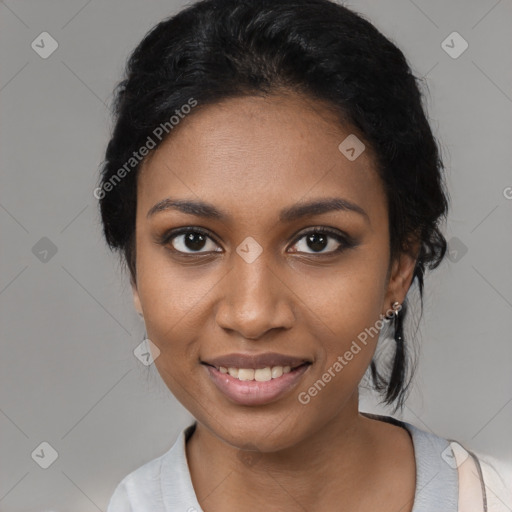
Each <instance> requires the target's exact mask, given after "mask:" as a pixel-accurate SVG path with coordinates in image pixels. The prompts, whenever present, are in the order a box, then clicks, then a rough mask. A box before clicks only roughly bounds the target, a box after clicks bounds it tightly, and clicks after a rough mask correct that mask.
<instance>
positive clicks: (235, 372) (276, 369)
mask: <svg viewBox="0 0 512 512" xmlns="http://www.w3.org/2000/svg"><path fill="white" fill-rule="evenodd" d="M291 370H292V369H291V367H290V366H273V367H272V368H271V367H270V366H267V367H265V368H258V369H257V370H254V369H253V368H225V367H224V366H221V367H220V368H219V371H220V372H221V373H228V374H229V375H231V377H235V378H236V379H238V380H255V381H257V382H266V381H268V380H271V379H277V378H279V377H281V375H283V374H284V373H290V372H291Z"/></svg>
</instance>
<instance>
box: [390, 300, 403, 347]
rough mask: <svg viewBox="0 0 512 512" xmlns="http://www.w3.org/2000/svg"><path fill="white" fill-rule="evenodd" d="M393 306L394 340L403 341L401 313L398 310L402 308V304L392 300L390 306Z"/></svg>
mask: <svg viewBox="0 0 512 512" xmlns="http://www.w3.org/2000/svg"><path fill="white" fill-rule="evenodd" d="M391 307H392V308H393V311H394V312H395V317H394V327H395V336H394V338H395V341H396V342H397V343H402V342H403V341H404V332H403V325H402V324H403V321H402V315H400V311H401V309H402V305H401V304H400V302H398V301H395V302H393V305H392V306H391Z"/></svg>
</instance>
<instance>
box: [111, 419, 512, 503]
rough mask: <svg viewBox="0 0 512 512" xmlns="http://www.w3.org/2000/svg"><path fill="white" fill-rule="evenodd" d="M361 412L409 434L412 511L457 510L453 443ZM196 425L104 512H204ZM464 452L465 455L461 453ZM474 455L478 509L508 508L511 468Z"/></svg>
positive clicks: (135, 474)
mask: <svg viewBox="0 0 512 512" xmlns="http://www.w3.org/2000/svg"><path fill="white" fill-rule="evenodd" d="M363 414H364V415H365V416H368V417H372V418H374V419H379V420H381V421H386V422H389V423H393V424H396V425H399V426H401V427H402V428H405V429H406V430H407V431H408V432H409V433H410V435H411V438H412V441H413V445H414V453H415V459H416V493H415V498H414V506H413V509H412V512H434V511H435V512H439V511H440V510H442V511H443V512H458V493H459V479H458V470H457V463H456V462H454V461H455V460H459V461H460V458H461V454H460V453H457V458H455V454H454V451H453V447H454V445H453V444H450V441H448V440H447V439H443V438H441V437H438V436H436V435H435V434H431V433H429V432H425V431H423V430H421V429H419V428H417V427H415V426H414V425H411V424H409V423H406V422H403V421H399V420H396V419H394V418H391V417H388V416H378V415H372V414H367V413H363ZM196 425H197V422H194V423H193V424H192V425H189V426H188V427H186V428H184V429H183V430H182V431H181V433H180V434H179V437H178V439H177V440H176V441H175V443H174V444H173V446H172V447H171V449H170V450H169V451H167V452H166V453H164V454H163V455H161V456H160V457H157V458H156V459H153V460H151V461H149V462H147V463H146V464H144V465H142V466H140V467H139V468H138V469H136V470H135V471H132V472H131V473H130V474H128V475H127V476H126V477H125V478H123V480H122V481H121V482H120V483H119V484H118V485H117V487H116V489H115V491H114V494H113V495H112V497H111V499H110V503H109V506H108V509H107V512H203V511H202V509H201V507H200V505H199V503H198V501H197V496H196V494H195V491H194V487H193V485H192V480H191V477H190V469H189V466H188V462H187V456H186V449H185V445H186V441H187V440H188V438H189V437H190V436H191V435H192V433H193V432H194V430H195V427H196ZM462 450H463V449H462ZM469 453H471V452H469ZM465 455H466V457H467V453H466V452H465ZM478 459H479V464H477V466H480V467H479V469H480V470H481V471H482V473H483V479H484V482H485V486H484V490H485V492H484V493H483V494H484V496H485V499H486V502H487V508H485V507H484V505H483V504H482V506H481V508H480V510H482V511H484V512H485V511H487V512H511V511H512V466H511V465H510V464H505V463H503V462H502V461H498V460H496V459H493V458H491V457H487V456H485V457H483V456H481V455H478ZM462 460H464V457H463V459H462ZM478 483H480V480H479V479H478ZM461 510H462V508H461Z"/></svg>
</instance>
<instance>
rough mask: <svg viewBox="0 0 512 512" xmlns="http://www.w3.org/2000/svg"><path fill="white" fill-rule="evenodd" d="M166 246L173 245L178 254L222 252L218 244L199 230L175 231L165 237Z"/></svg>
mask: <svg viewBox="0 0 512 512" xmlns="http://www.w3.org/2000/svg"><path fill="white" fill-rule="evenodd" d="M162 242H163V244H164V245H171V246H172V249H173V250H174V251H176V252H180V253H183V254H197V253H203V252H204V253H207V252H220V251H218V250H217V249H216V247H218V246H217V244H216V243H215V242H214V241H213V239H212V238H211V237H210V236H209V235H208V234H207V233H206V232H204V231H202V230H199V229H197V228H186V229H181V230H177V231H173V232H171V233H169V234H168V235H166V236H165V237H164V240H163V241H162Z"/></svg>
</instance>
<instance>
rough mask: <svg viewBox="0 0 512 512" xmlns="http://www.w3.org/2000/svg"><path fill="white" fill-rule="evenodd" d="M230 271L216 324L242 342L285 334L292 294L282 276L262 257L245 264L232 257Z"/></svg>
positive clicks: (291, 312)
mask: <svg viewBox="0 0 512 512" xmlns="http://www.w3.org/2000/svg"><path fill="white" fill-rule="evenodd" d="M233 259H234V261H233V263H232V267H231V271H230V272H228V274H227V275H226V277H225V278H224V280H223V287H222V299H221V301H220V304H219V305H218V308H217V311H216V321H217V324H218V325H219V326H220V327H222V328H223V329H225V330H228V331H234V332H237V333H238V334H240V336H241V337H243V338H244V339H250V340H258V339H261V338H262V337H264V336H265V334H266V333H268V332H269V331H271V330H288V329H290V328H291V327H292V325H293V322H294V319H295V314H294V308H293V302H292V299H293V292H292V291H291V289H290V287H289V286H288V285H287V284H286V283H285V279H284V278H283V277H284V276H280V275H278V271H276V270H275V269H274V268H271V267H270V265H269V263H268V262H267V260H266V258H264V257H263V254H262V255H260V257H258V258H257V259H256V260H255V261H253V262H251V263H248V262H246V261H244V259H243V258H241V257H239V256H238V254H236V253H235V254H234V255H233Z"/></svg>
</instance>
